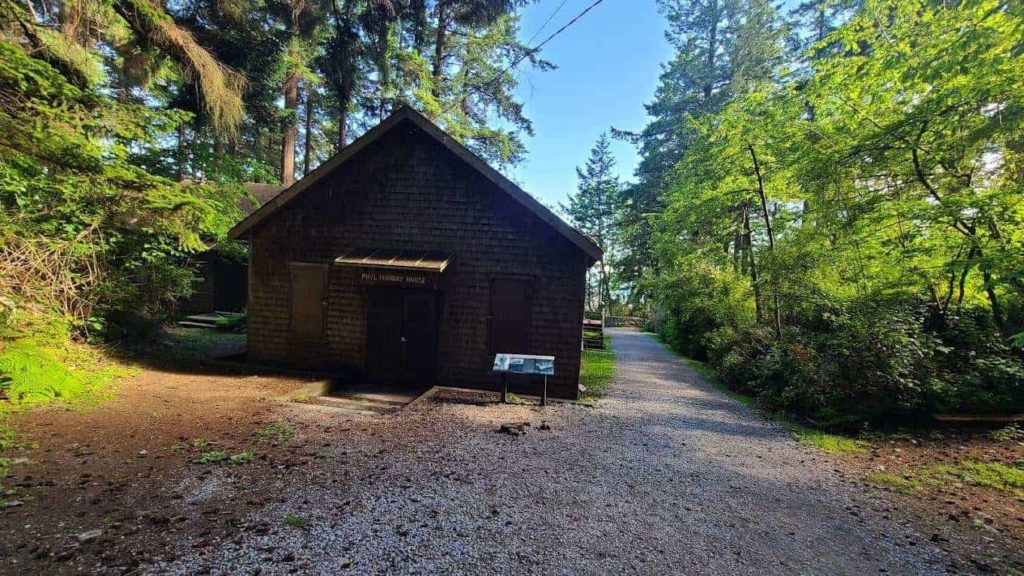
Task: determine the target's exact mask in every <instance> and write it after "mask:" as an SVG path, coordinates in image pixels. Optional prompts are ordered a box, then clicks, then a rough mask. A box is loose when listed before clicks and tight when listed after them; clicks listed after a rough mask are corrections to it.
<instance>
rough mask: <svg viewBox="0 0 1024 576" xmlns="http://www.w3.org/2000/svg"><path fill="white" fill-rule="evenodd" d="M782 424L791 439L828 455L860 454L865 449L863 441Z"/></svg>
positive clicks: (865, 444)
mask: <svg viewBox="0 0 1024 576" xmlns="http://www.w3.org/2000/svg"><path fill="white" fill-rule="evenodd" d="M783 424H785V425H786V426H787V427H788V428H789V429H790V430H791V431H792V432H793V437H794V438H796V440H797V442H799V443H801V444H806V445H808V446H814V447H815V448H817V449H819V450H824V451H825V452H828V453H830V454H849V453H851V452H860V451H861V450H863V449H864V448H865V446H867V442H865V441H863V440H857V439H854V438H848V437H846V436H839V435H837V434H829V433H828V432H821V431H819V430H812V429H810V428H805V427H803V426H799V425H795V424H787V423H786V422H785V421H783Z"/></svg>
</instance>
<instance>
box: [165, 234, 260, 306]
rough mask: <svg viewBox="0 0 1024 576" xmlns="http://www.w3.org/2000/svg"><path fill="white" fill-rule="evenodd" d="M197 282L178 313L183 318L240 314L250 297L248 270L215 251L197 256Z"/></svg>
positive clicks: (243, 264) (244, 265)
mask: <svg viewBox="0 0 1024 576" xmlns="http://www.w3.org/2000/svg"><path fill="white" fill-rule="evenodd" d="M194 266H195V270H196V279H195V282H194V283H193V285H192V294H191V295H190V296H189V297H188V298H186V299H185V300H182V301H181V302H180V303H179V305H178V310H179V311H180V312H181V313H183V314H205V313H209V312H241V311H242V310H243V309H244V308H245V304H246V300H247V297H248V291H247V278H248V266H247V264H246V263H245V262H236V261H234V260H232V259H230V258H225V257H223V256H221V255H220V254H218V253H217V251H216V250H208V251H206V252H203V253H202V254H199V255H198V256H196V262H195V263H194Z"/></svg>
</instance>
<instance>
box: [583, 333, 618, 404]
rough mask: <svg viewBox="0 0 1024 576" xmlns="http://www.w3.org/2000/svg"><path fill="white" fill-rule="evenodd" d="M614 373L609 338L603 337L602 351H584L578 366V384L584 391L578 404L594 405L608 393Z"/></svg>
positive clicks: (613, 361) (613, 359)
mask: <svg viewBox="0 0 1024 576" xmlns="http://www.w3.org/2000/svg"><path fill="white" fill-rule="evenodd" d="M614 373H615V353H614V352H612V348H611V336H610V335H608V334H605V335H604V350H584V351H583V358H582V362H581V364H580V384H582V385H583V387H584V390H583V393H582V394H581V395H580V402H582V403H584V404H588V405H593V404H594V403H596V401H597V399H598V398H601V397H602V396H604V395H605V394H607V393H608V387H609V386H610V385H611V383H612V375H613V374H614Z"/></svg>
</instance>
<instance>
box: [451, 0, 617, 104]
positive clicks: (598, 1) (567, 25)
mask: <svg viewBox="0 0 1024 576" xmlns="http://www.w3.org/2000/svg"><path fill="white" fill-rule="evenodd" d="M602 2H604V0H594V2H593V3H591V4H590V6H587V7H586V8H585V9H584V10H583V11H582V12H580V13H579V14H577V15H576V16H575V17H573V19H572V20H569V21H568V22H566V23H565V25H564V26H562V27H561V28H559V29H558V30H555V31H554V33H552V34H551V35H550V36H548V37H547V38H545V39H544V41H543V42H541V43H540V44H537V45H536V46H534V47H533V48H530V49H529V50H527V51H526V52H523V54H522V55H521V56H519V58H516V59H515V60H514V61H513V62H512V63H511V64H509V65H508V66H506V67H505V69H504V70H502V71H501V72H499V73H497V74H495V75H494V76H493V77H492V78H491V79H490V80H488V81H486V82H484V83H482V84H478V85H476V86H470V88H483V87H485V86H487V85H489V84H491V83H492V82H494V81H495V80H497V79H498V78H501V77H502V76H504V75H505V74H508V73H509V72H510V71H512V69H513V68H515V67H517V66H519V65H520V64H522V63H523V60H526V59H527V58H529V57H530V56H533V55H534V54H536V53H537V52H539V51H540V49H541V48H543V47H544V46H545V45H547V43H548V42H551V41H552V40H554V39H555V38H557V37H558V36H559V35H560V34H561V33H563V32H565V31H566V30H568V29H569V28H571V27H572V26H573V25H574V24H576V23H577V22H579V21H580V19H581V18H583V17H584V16H586V15H587V13H588V12H590V11H591V10H593V9H594V8H597V6H598V5H599V4H601V3H602ZM563 4H565V2H563ZM559 9H561V6H560V7H559ZM555 12H556V13H557V10H556V11H555ZM551 17H552V18H554V14H552V15H551ZM545 26H546V24H545ZM541 29H543V26H542V27H541ZM537 33H538V34H539V33H540V31H539V30H538V32H537ZM534 36H536V34H534ZM457 104H458V101H456V102H452V103H451V104H449V105H448V106H447V107H446V108H445V109H444V111H445V112H450V111H451V109H452V107H454V106H455V105H457Z"/></svg>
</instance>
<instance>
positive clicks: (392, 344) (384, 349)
mask: <svg viewBox="0 0 1024 576" xmlns="http://www.w3.org/2000/svg"><path fill="white" fill-rule="evenodd" d="M402 306H403V304H402V294H401V292H399V291H398V290H392V289H386V288H374V289H371V290H370V302H369V308H368V309H367V311H366V372H367V376H369V378H370V380H373V381H375V382H381V383H388V384H390V383H394V382H397V381H398V378H399V374H400V368H401V366H400V362H401V357H402Z"/></svg>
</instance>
